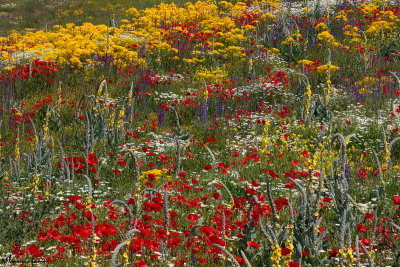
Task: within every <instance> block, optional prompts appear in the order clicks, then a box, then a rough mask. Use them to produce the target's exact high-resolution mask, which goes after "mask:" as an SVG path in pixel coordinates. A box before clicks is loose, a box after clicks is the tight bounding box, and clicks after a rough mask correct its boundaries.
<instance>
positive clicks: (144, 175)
mask: <svg viewBox="0 0 400 267" xmlns="http://www.w3.org/2000/svg"><path fill="white" fill-rule="evenodd" d="M168 172H169V170H168V169H161V170H159V169H152V170H148V171H144V172H142V175H140V179H147V178H149V177H151V176H153V177H152V178H151V179H152V180H155V181H157V180H158V179H160V178H161V177H162V176H163V175H165V174H167V173H168ZM167 178H171V176H167Z"/></svg>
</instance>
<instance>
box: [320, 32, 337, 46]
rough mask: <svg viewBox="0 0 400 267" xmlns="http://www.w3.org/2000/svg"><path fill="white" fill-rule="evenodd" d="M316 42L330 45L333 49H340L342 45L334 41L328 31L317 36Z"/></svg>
mask: <svg viewBox="0 0 400 267" xmlns="http://www.w3.org/2000/svg"><path fill="white" fill-rule="evenodd" d="M317 37H318V40H320V41H321V43H322V44H325V45H328V46H330V45H332V46H334V47H341V46H342V45H341V44H340V43H339V42H338V41H336V39H335V37H334V36H333V35H332V34H331V33H330V32H329V31H323V32H321V33H319V34H318V35H317Z"/></svg>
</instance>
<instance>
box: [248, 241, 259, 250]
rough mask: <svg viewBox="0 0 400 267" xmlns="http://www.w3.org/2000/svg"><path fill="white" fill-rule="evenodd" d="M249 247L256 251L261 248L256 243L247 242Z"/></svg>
mask: <svg viewBox="0 0 400 267" xmlns="http://www.w3.org/2000/svg"><path fill="white" fill-rule="evenodd" d="M247 245H248V246H250V247H252V248H254V249H259V248H260V246H259V245H258V244H257V243H256V242H254V241H247Z"/></svg>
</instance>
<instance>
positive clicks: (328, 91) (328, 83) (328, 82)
mask: <svg viewBox="0 0 400 267" xmlns="http://www.w3.org/2000/svg"><path fill="white" fill-rule="evenodd" d="M331 65H332V63H331V49H330V48H328V73H327V77H326V95H325V97H326V104H328V103H329V96H330V95H331V94H332V93H333V90H332V82H331Z"/></svg>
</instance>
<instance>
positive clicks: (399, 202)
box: [393, 195, 400, 206]
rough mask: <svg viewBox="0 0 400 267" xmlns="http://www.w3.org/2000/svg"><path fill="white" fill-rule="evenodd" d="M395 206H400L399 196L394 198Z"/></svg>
mask: <svg viewBox="0 0 400 267" xmlns="http://www.w3.org/2000/svg"><path fill="white" fill-rule="evenodd" d="M393 204H394V205H399V206H400V197H399V196H397V195H396V196H393Z"/></svg>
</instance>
